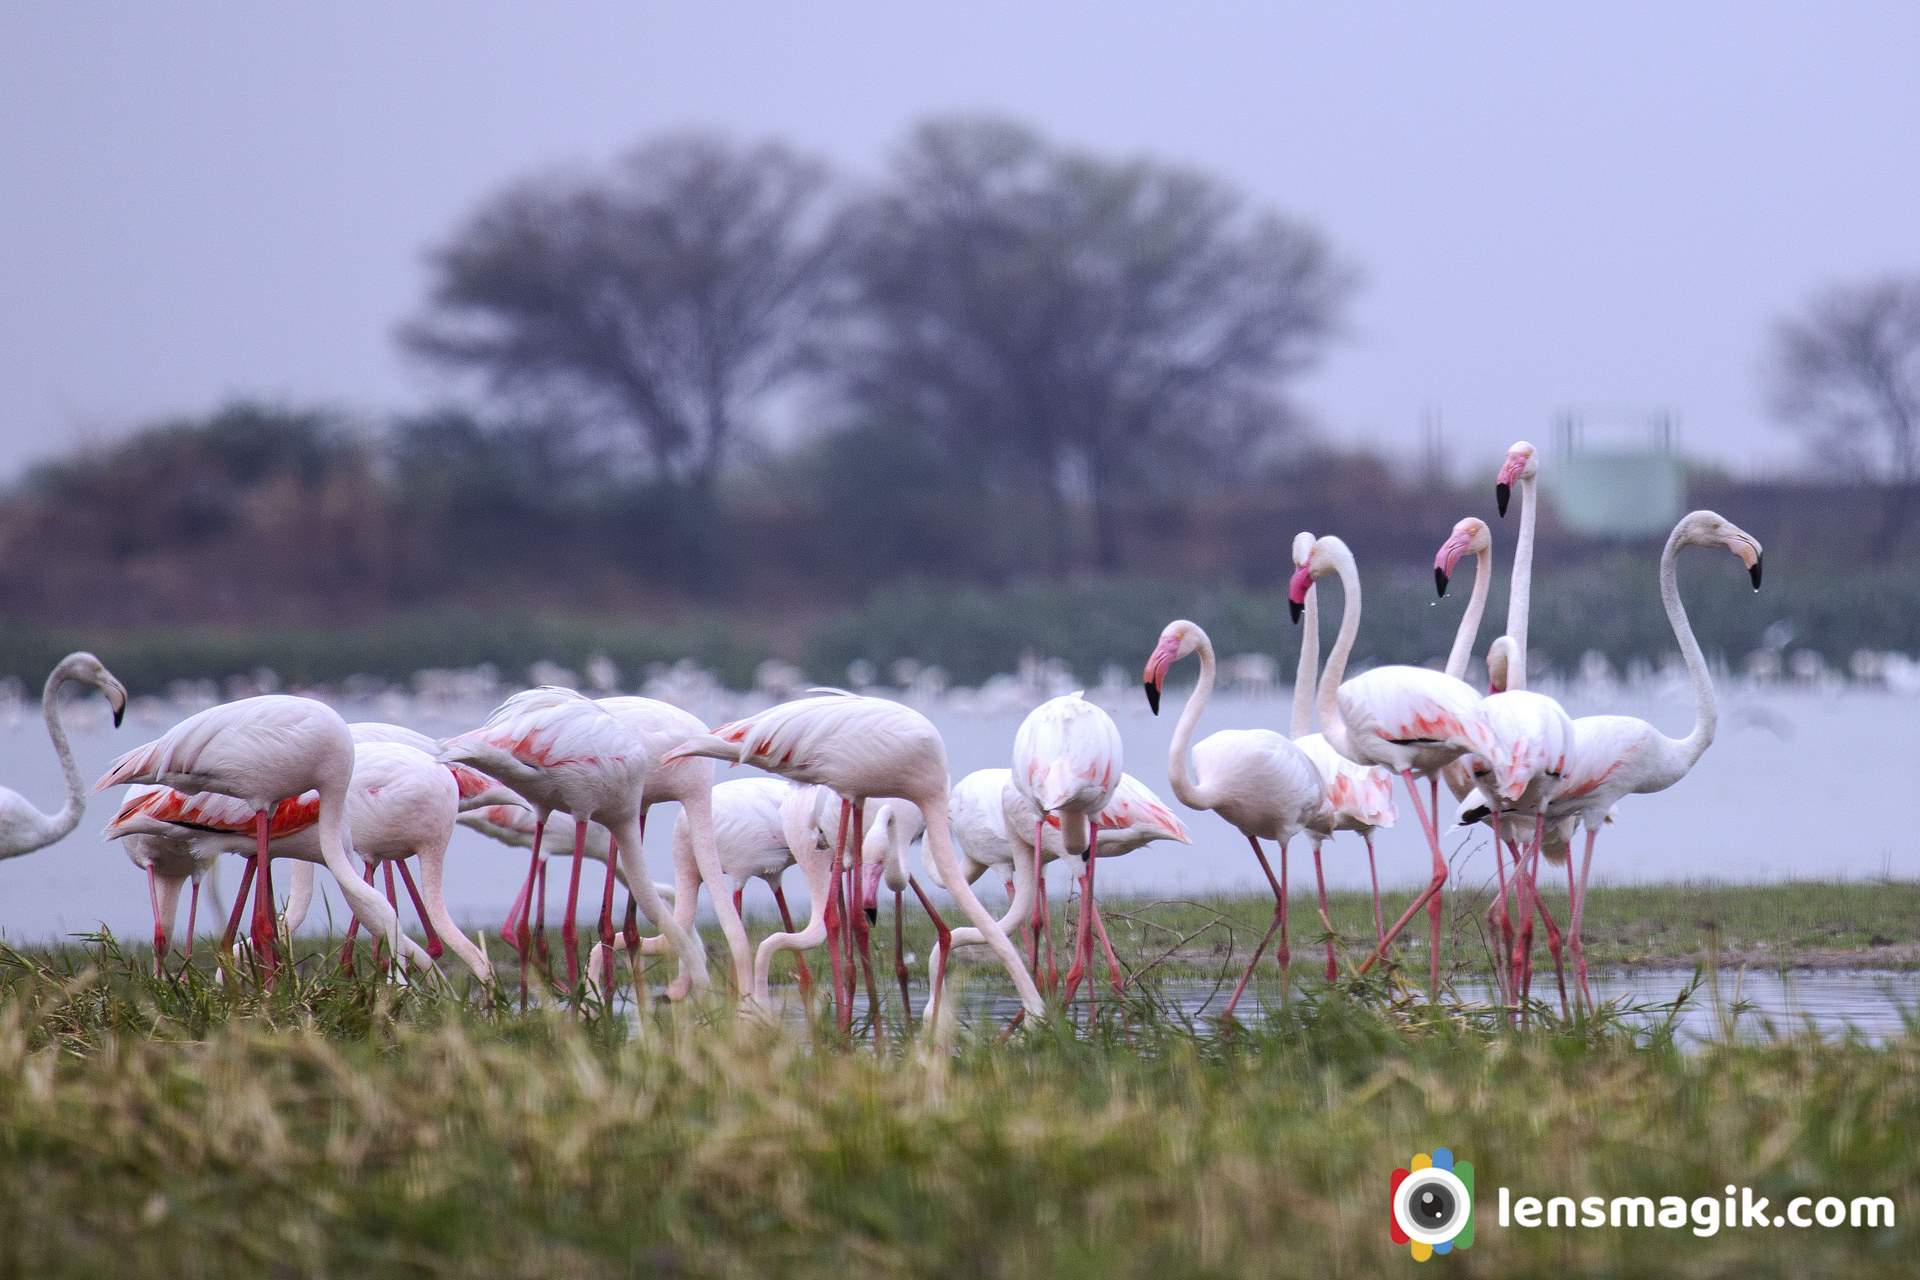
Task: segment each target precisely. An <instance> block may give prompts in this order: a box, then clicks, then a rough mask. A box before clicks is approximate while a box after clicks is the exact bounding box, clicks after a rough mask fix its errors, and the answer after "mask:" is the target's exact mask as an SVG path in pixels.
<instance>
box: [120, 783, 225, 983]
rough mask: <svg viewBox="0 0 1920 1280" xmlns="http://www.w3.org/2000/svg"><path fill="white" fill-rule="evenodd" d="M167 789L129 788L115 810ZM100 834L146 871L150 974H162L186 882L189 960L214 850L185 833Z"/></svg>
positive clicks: (146, 800) (164, 973)
mask: <svg viewBox="0 0 1920 1280" xmlns="http://www.w3.org/2000/svg"><path fill="white" fill-rule="evenodd" d="M171 791H172V788H170V787H162V786H148V785H143V786H137V787H129V788H128V789H127V797H126V804H125V806H124V807H123V808H122V810H121V813H122V814H124V813H125V812H126V810H127V808H129V807H133V806H136V805H139V806H144V805H146V804H148V803H151V801H150V800H149V799H148V797H149V796H156V795H162V794H167V793H170V792H171ZM248 816H249V817H251V816H252V815H251V814H249V815H248ZM116 821H118V819H117V818H116ZM106 837H107V839H109V840H113V839H119V840H120V842H121V843H120V847H121V848H122V849H124V850H126V853H127V857H128V858H129V859H131V860H132V862H133V865H134V866H136V867H138V868H139V869H140V870H141V871H144V872H145V873H146V876H147V903H148V905H149V906H151V907H152V908H153V972H154V976H155V977H164V976H165V975H166V958H167V945H168V941H167V940H168V937H169V936H170V935H171V934H172V932H173V921H174V917H175V915H176V914H177V913H178V912H179V909H180V890H181V888H182V887H183V886H185V885H186V884H187V883H188V882H189V881H191V882H192V884H193V895H192V898H191V900H190V901H189V904H188V906H187V946H186V955H187V959H189V960H191V959H193V933H194V928H195V926H196V924H197V922H198V920H199V918H200V885H201V882H202V881H204V880H205V879H206V876H207V871H208V869H209V868H211V867H212V866H213V864H214V861H215V860H216V859H217V858H218V857H219V856H220V850H218V849H216V848H211V847H202V846H201V845H200V844H199V843H198V842H196V841H195V840H193V839H192V838H191V837H190V833H187V832H173V831H158V830H156V831H126V832H116V831H115V830H114V828H113V825H112V824H109V825H108V827H107V830H106Z"/></svg>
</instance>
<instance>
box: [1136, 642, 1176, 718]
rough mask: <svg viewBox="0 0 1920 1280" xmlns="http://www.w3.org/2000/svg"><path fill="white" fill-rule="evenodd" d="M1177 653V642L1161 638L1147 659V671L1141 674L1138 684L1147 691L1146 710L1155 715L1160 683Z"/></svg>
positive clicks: (1158, 709)
mask: <svg viewBox="0 0 1920 1280" xmlns="http://www.w3.org/2000/svg"><path fill="white" fill-rule="evenodd" d="M1179 651H1180V642H1179V641H1177V640H1174V639H1172V638H1171V637H1168V636H1162V637H1161V638H1160V643H1159V644H1157V645H1155V646H1154V649H1153V654H1152V656H1151V657H1149V658H1148V659H1147V669H1146V670H1145V671H1144V672H1142V673H1141V676H1140V683H1141V684H1142V685H1144V686H1145V687H1146V690H1147V708H1148V709H1149V710H1150V711H1152V712H1153V714H1155V715H1159V714H1160V682H1161V681H1162V680H1164V679H1165V678H1166V675H1167V668H1168V667H1170V666H1172V665H1173V659H1174V655H1175V654H1177V653H1179Z"/></svg>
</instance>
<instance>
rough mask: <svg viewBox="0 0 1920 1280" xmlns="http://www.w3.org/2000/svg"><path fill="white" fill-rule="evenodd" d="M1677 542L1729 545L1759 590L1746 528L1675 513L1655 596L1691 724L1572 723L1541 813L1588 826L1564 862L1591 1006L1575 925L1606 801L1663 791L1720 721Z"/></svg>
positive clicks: (1692, 761)
mask: <svg viewBox="0 0 1920 1280" xmlns="http://www.w3.org/2000/svg"><path fill="white" fill-rule="evenodd" d="M1682 547H1719V548H1721V549H1723V550H1726V551H1730V552H1732V553H1733V554H1734V556H1735V557H1737V558H1738V559H1739V561H1740V563H1741V564H1742V565H1744V566H1745V567H1746V570H1747V576H1748V578H1749V579H1750V580H1751V581H1752V583H1753V589H1754V590H1755V591H1758V590H1760V565H1761V548H1760V543H1759V542H1758V541H1757V540H1756V539H1755V538H1754V537H1753V535H1752V534H1750V533H1748V532H1747V531H1746V530H1744V529H1742V528H1741V527H1740V526H1738V525H1736V524H1734V523H1733V522H1732V521H1731V520H1728V519H1727V518H1726V517H1725V516H1723V515H1721V514H1720V513H1718V512H1717V511H1692V512H1689V513H1687V514H1686V515H1684V516H1682V517H1681V518H1680V521H1679V523H1678V524H1676V525H1674V527H1673V532H1672V533H1670V534H1669V535H1668V536H1667V542H1666V546H1665V547H1664V548H1662V550H1661V552H1660V603H1661V605H1662V607H1664V608H1665V610H1666V614H1667V622H1668V624H1669V625H1670V626H1671V627H1672V628H1673V636H1674V639H1675V641H1677V642H1678V644H1679V646H1680V654H1681V657H1682V658H1683V659H1684V660H1685V661H1686V664H1687V679H1688V682H1689V683H1690V684H1691V685H1692V686H1693V708H1694V712H1693V726H1692V728H1690V729H1689V730H1688V731H1687V735H1686V736H1685V737H1684V738H1670V737H1668V736H1667V735H1665V734H1663V733H1661V732H1660V730H1659V729H1657V728H1655V727H1654V726H1653V725H1651V724H1649V723H1648V722H1647V721H1645V720H1642V719H1640V718H1638V717H1637V716H1581V717H1580V718H1579V719H1577V720H1575V721H1574V722H1573V750H1572V754H1571V760H1570V761H1569V767H1568V772H1567V776H1566V778H1565V779H1564V780H1563V781H1562V783H1561V786H1560V788H1559V790H1558V792H1556V794H1555V795H1554V797H1553V800H1552V803H1551V805H1550V806H1549V809H1548V819H1549V821H1551V822H1554V823H1556V824H1559V825H1562V826H1563V827H1564V829H1566V830H1567V831H1568V832H1571V830H1572V824H1573V823H1575V822H1578V823H1579V824H1580V825H1581V826H1583V827H1585V829H1586V833H1587V840H1586V850H1585V852H1584V853H1583V854H1582V856H1581V862H1580V874H1579V880H1578V882H1577V883H1576V882H1575V879H1574V872H1573V862H1572V860H1571V859H1569V860H1568V861H1567V892H1568V894H1569V896H1570V898H1571V901H1572V919H1571V920H1570V921H1569V923H1568V925H1567V940H1568V947H1569V949H1570V950H1571V951H1572V952H1573V963H1574V970H1575V973H1576V976H1577V978H1578V982H1579V988H1580V993H1581V996H1582V998H1583V999H1584V1000H1585V1001H1586V1003H1587V1004H1588V1005H1589V1006H1591V1005H1592V1003H1593V994H1592V992H1591V991H1590V990H1588V987H1587V959H1586V951H1585V949H1584V948H1583V946H1582V945H1581V940H1580V929H1581V923H1582V916H1583V914H1584V912H1585V908H1586V897H1587V876H1588V873H1589V872H1591V871H1592V869H1593V845H1594V841H1595V839H1596V838H1597V837H1598V836H1599V834H1600V828H1601V826H1602V825H1604V824H1605V823H1606V822H1608V821H1609V820H1610V817H1611V814H1612V811H1613V808H1614V806H1615V805H1617V804H1619V803H1620V801H1622V800H1624V799H1625V798H1626V797H1628V796H1633V795H1652V794H1654V793H1656V792H1660V791H1665V790H1666V789H1667V788H1669V787H1671V786H1673V785H1675V784H1676V783H1678V782H1679V781H1680V780H1681V779H1683V778H1685V777H1686V776H1687V775H1688V774H1689V773H1691V772H1692V771H1693V767H1694V765H1696V764H1698V763H1699V762H1700V757H1701V756H1703V755H1705V754H1706V751H1707V748H1708V747H1710V746H1712V745H1713V738H1714V731H1715V729H1716V728H1717V726H1718V724H1719V710H1718V707H1717V706H1716V704H1715V701H1714V693H1713V676H1712V674H1711V673H1710V672H1709V671H1708V670H1707V660H1706V656H1705V655H1704V654H1703V653H1701V651H1700V642H1699V641H1698V640H1697V639H1696V638H1695V637H1694V634H1693V624H1692V622H1690V621H1689V620H1688V618H1687V609H1686V605H1684V604H1683V603H1681V600H1680V581H1679V566H1678V558H1679V553H1680V549H1681V548H1682Z"/></svg>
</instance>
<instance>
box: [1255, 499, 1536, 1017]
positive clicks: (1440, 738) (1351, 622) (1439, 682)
mask: <svg viewBox="0 0 1920 1280" xmlns="http://www.w3.org/2000/svg"><path fill="white" fill-rule="evenodd" d="M1329 575H1336V576H1338V578H1339V579H1340V585H1341V588H1342V591H1343V592H1344V594H1345V596H1346V601H1345V606H1344V607H1343V608H1342V610H1341V616H1340V630H1339V632H1338V634H1337V635H1336V636H1335V638H1334V643H1333V650H1332V652H1330V653H1329V654H1328V655H1327V665H1326V670H1325V671H1324V672H1322V674H1321V677H1320V693H1319V714H1320V731H1321V732H1322V733H1324V734H1325V735H1326V737H1327V741H1328V742H1329V743H1331V744H1332V745H1333V749H1334V750H1335V751H1338V752H1339V753H1340V754H1341V755H1343V756H1345V757H1346V758H1347V759H1349V760H1352V761H1354V762H1355V763H1357V764H1362V765H1381V766H1383V767H1385V768H1386V769H1388V770H1389V771H1391V772H1393V773H1395V774H1398V775H1399V776H1400V778H1401V779H1402V780H1403V781H1404V782H1405V783H1406V787H1407V795H1408V797H1409V798H1410V799H1411V800H1412V801H1413V812H1414V816H1415V817H1416V818H1418V819H1419V821H1420V829H1421V831H1422V832H1423V833H1424V834H1425V835H1426V837H1427V847H1428V850H1429V852H1430V853H1431V854H1432V856H1433V874H1432V876H1431V878H1430V879H1429V880H1428V881H1427V884H1426V886H1425V887H1424V888H1423V889H1421V891H1420V892H1419V893H1418V894H1417V895H1415V897H1414V900H1413V902H1412V904H1411V905H1410V906H1408V908H1407V909H1406V911H1405V913H1404V914H1402V915H1401V917H1400V918H1399V919H1398V920H1396V921H1395V922H1394V923H1393V925H1392V926H1391V927H1389V928H1388V929H1387V934H1386V937H1384V938H1382V939H1381V940H1380V942H1379V945H1377V946H1376V947H1375V948H1374V951H1373V954H1372V955H1370V956H1368V957H1367V959H1366V961H1365V962H1364V963H1363V964H1362V965H1361V966H1360V971H1361V972H1362V973H1365V972H1366V971H1367V970H1368V969H1370V968H1371V967H1372V966H1373V965H1374V964H1375V963H1376V962H1377V961H1378V960H1379V959H1380V958H1381V957H1382V956H1384V955H1385V954H1386V949H1387V947H1388V946H1389V945H1390V944H1391V943H1392V942H1393V940H1394V939H1395V938H1396V937H1398V936H1399V934H1400V931H1401V930H1402V929H1404V928H1405V927H1406V925H1407V922H1408V921H1409V920H1411V919H1412V918H1413V916H1414V914H1415V913H1416V912H1417V911H1419V910H1420V908H1421V907H1426V908H1427V920H1428V940H1429V946H1430V948H1431V955H1430V956H1429V959H1428V965H1429V983H1430V987H1431V989H1432V991H1433V992H1435V993H1436V994H1437V993H1438V991H1439V988H1440V917H1441V911H1442V902H1443V899H1444V893H1445V887H1446V883H1447V859H1446V854H1445V853H1443V852H1442V851H1441V848H1440V832H1439V828H1438V826H1437V823H1438V821H1439V816H1440V815H1439V812H1438V810H1439V798H1440V780H1439V773H1440V770H1442V769H1444V768H1445V767H1446V766H1447V765H1448V764H1449V763H1450V762H1451V761H1453V760H1455V759H1457V758H1459V757H1460V756H1463V755H1469V754H1472V755H1478V756H1480V757H1482V758H1483V759H1486V760H1488V761H1490V762H1492V763H1494V764H1495V765H1496V766H1497V765H1499V764H1501V763H1503V762H1502V761H1500V760H1498V759H1497V755H1498V753H1497V752H1496V750H1495V743H1494V740H1493V736H1492V734H1491V733H1489V732H1488V729H1487V722H1486V713H1485V712H1484V711H1483V710H1482V709H1481V698H1480V695H1479V694H1477V693H1475V692H1474V691H1473V690H1472V689H1470V688H1468V687H1467V685H1466V683H1465V682H1464V681H1461V680H1459V679H1457V678H1455V677H1453V676H1449V675H1444V674H1442V673H1441V672H1438V671H1429V670H1427V669H1426V668H1424V667H1409V666H1383V667H1375V668H1373V669H1372V670H1371V671H1366V672H1363V673H1362V674H1360V675H1357V676H1355V677H1354V678H1353V679H1351V680H1348V679H1347V678H1346V674H1347V660H1348V658H1349V657H1350V656H1351V655H1352V653H1353V645H1354V641H1355V639H1356V638H1357V637H1358V636H1359V633H1360V608H1361V599H1360V571H1359V569H1358V568H1357V567H1356V566H1355V564H1354V561H1353V552H1352V551H1350V550H1348V549H1347V544H1346V543H1345V542H1342V541H1341V540H1340V539H1339V538H1336V537H1331V536H1328V537H1321V538H1316V539H1315V540H1314V543H1313V547H1312V548H1311V550H1310V551H1309V552H1308V555H1307V563H1306V564H1304V565H1302V566H1301V567H1299V568H1298V569H1296V570H1294V574H1293V580H1292V582H1290V583H1289V584H1288V588H1287V598H1288V603H1289V606H1290V608H1291V611H1292V613H1293V618H1294V621H1296V622H1297V621H1299V620H1300V616H1301V614H1302V613H1303V612H1304V609H1305V602H1306V596H1307V590H1308V589H1309V588H1310V587H1312V586H1313V584H1314V583H1316V582H1318V581H1320V580H1321V579H1323V578H1326V577H1327V576H1329ZM1502 772H1504V770H1503V771H1502ZM1422 777H1424V778H1426V779H1427V780H1428V782H1429V787H1430V795H1431V801H1430V804H1427V805H1423V804H1422V803H1421V802H1420V793H1419V789H1418V786H1417V779H1419V778H1422ZM1429 813H1431V817H1430V816H1429Z"/></svg>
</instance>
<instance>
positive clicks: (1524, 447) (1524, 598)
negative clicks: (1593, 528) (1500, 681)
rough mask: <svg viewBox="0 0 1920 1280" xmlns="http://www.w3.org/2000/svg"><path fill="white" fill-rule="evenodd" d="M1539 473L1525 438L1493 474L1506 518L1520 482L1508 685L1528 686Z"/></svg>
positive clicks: (1495, 491) (1509, 595) (1497, 499)
mask: <svg viewBox="0 0 1920 1280" xmlns="http://www.w3.org/2000/svg"><path fill="white" fill-rule="evenodd" d="M1539 473H1540V458H1539V454H1538V452H1537V451H1536V450H1535V449H1534V447H1533V446H1532V445H1531V444H1529V443H1527V442H1526V441H1525V440H1516V441H1514V442H1513V447H1512V448H1510V449H1508V450H1507V456H1506V459H1505V461H1503V462H1502V463H1501V464H1500V472H1499V474H1498V475H1497V476H1495V477H1494V482H1493V497H1494V503H1495V505H1497V506H1498V507H1499V508H1500V515H1501V517H1502V518H1505V516H1506V514H1507V502H1508V499H1509V497H1510V496H1511V494H1512V493H1513V486H1514V485H1515V484H1516V483H1517V484H1518V485H1519V486H1520V536H1519V537H1518V538H1516V539H1514V544H1513V586H1512V588H1511V589H1510V590H1509V591H1508V593H1507V634H1506V637H1505V638H1506V640H1507V643H1508V644H1509V645H1510V646H1512V647H1511V649H1510V650H1509V651H1508V657H1507V684H1506V688H1507V689H1524V688H1526V687H1527V615H1528V614H1529V613H1530V612H1531V610H1532V607H1533V534H1534V526H1535V525H1536V524H1537V523H1538V522H1539V519H1540V504H1539V500H1538V495H1537V494H1536V493H1535V492H1534V485H1535V482H1536V480H1537V478H1538V476H1539Z"/></svg>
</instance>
